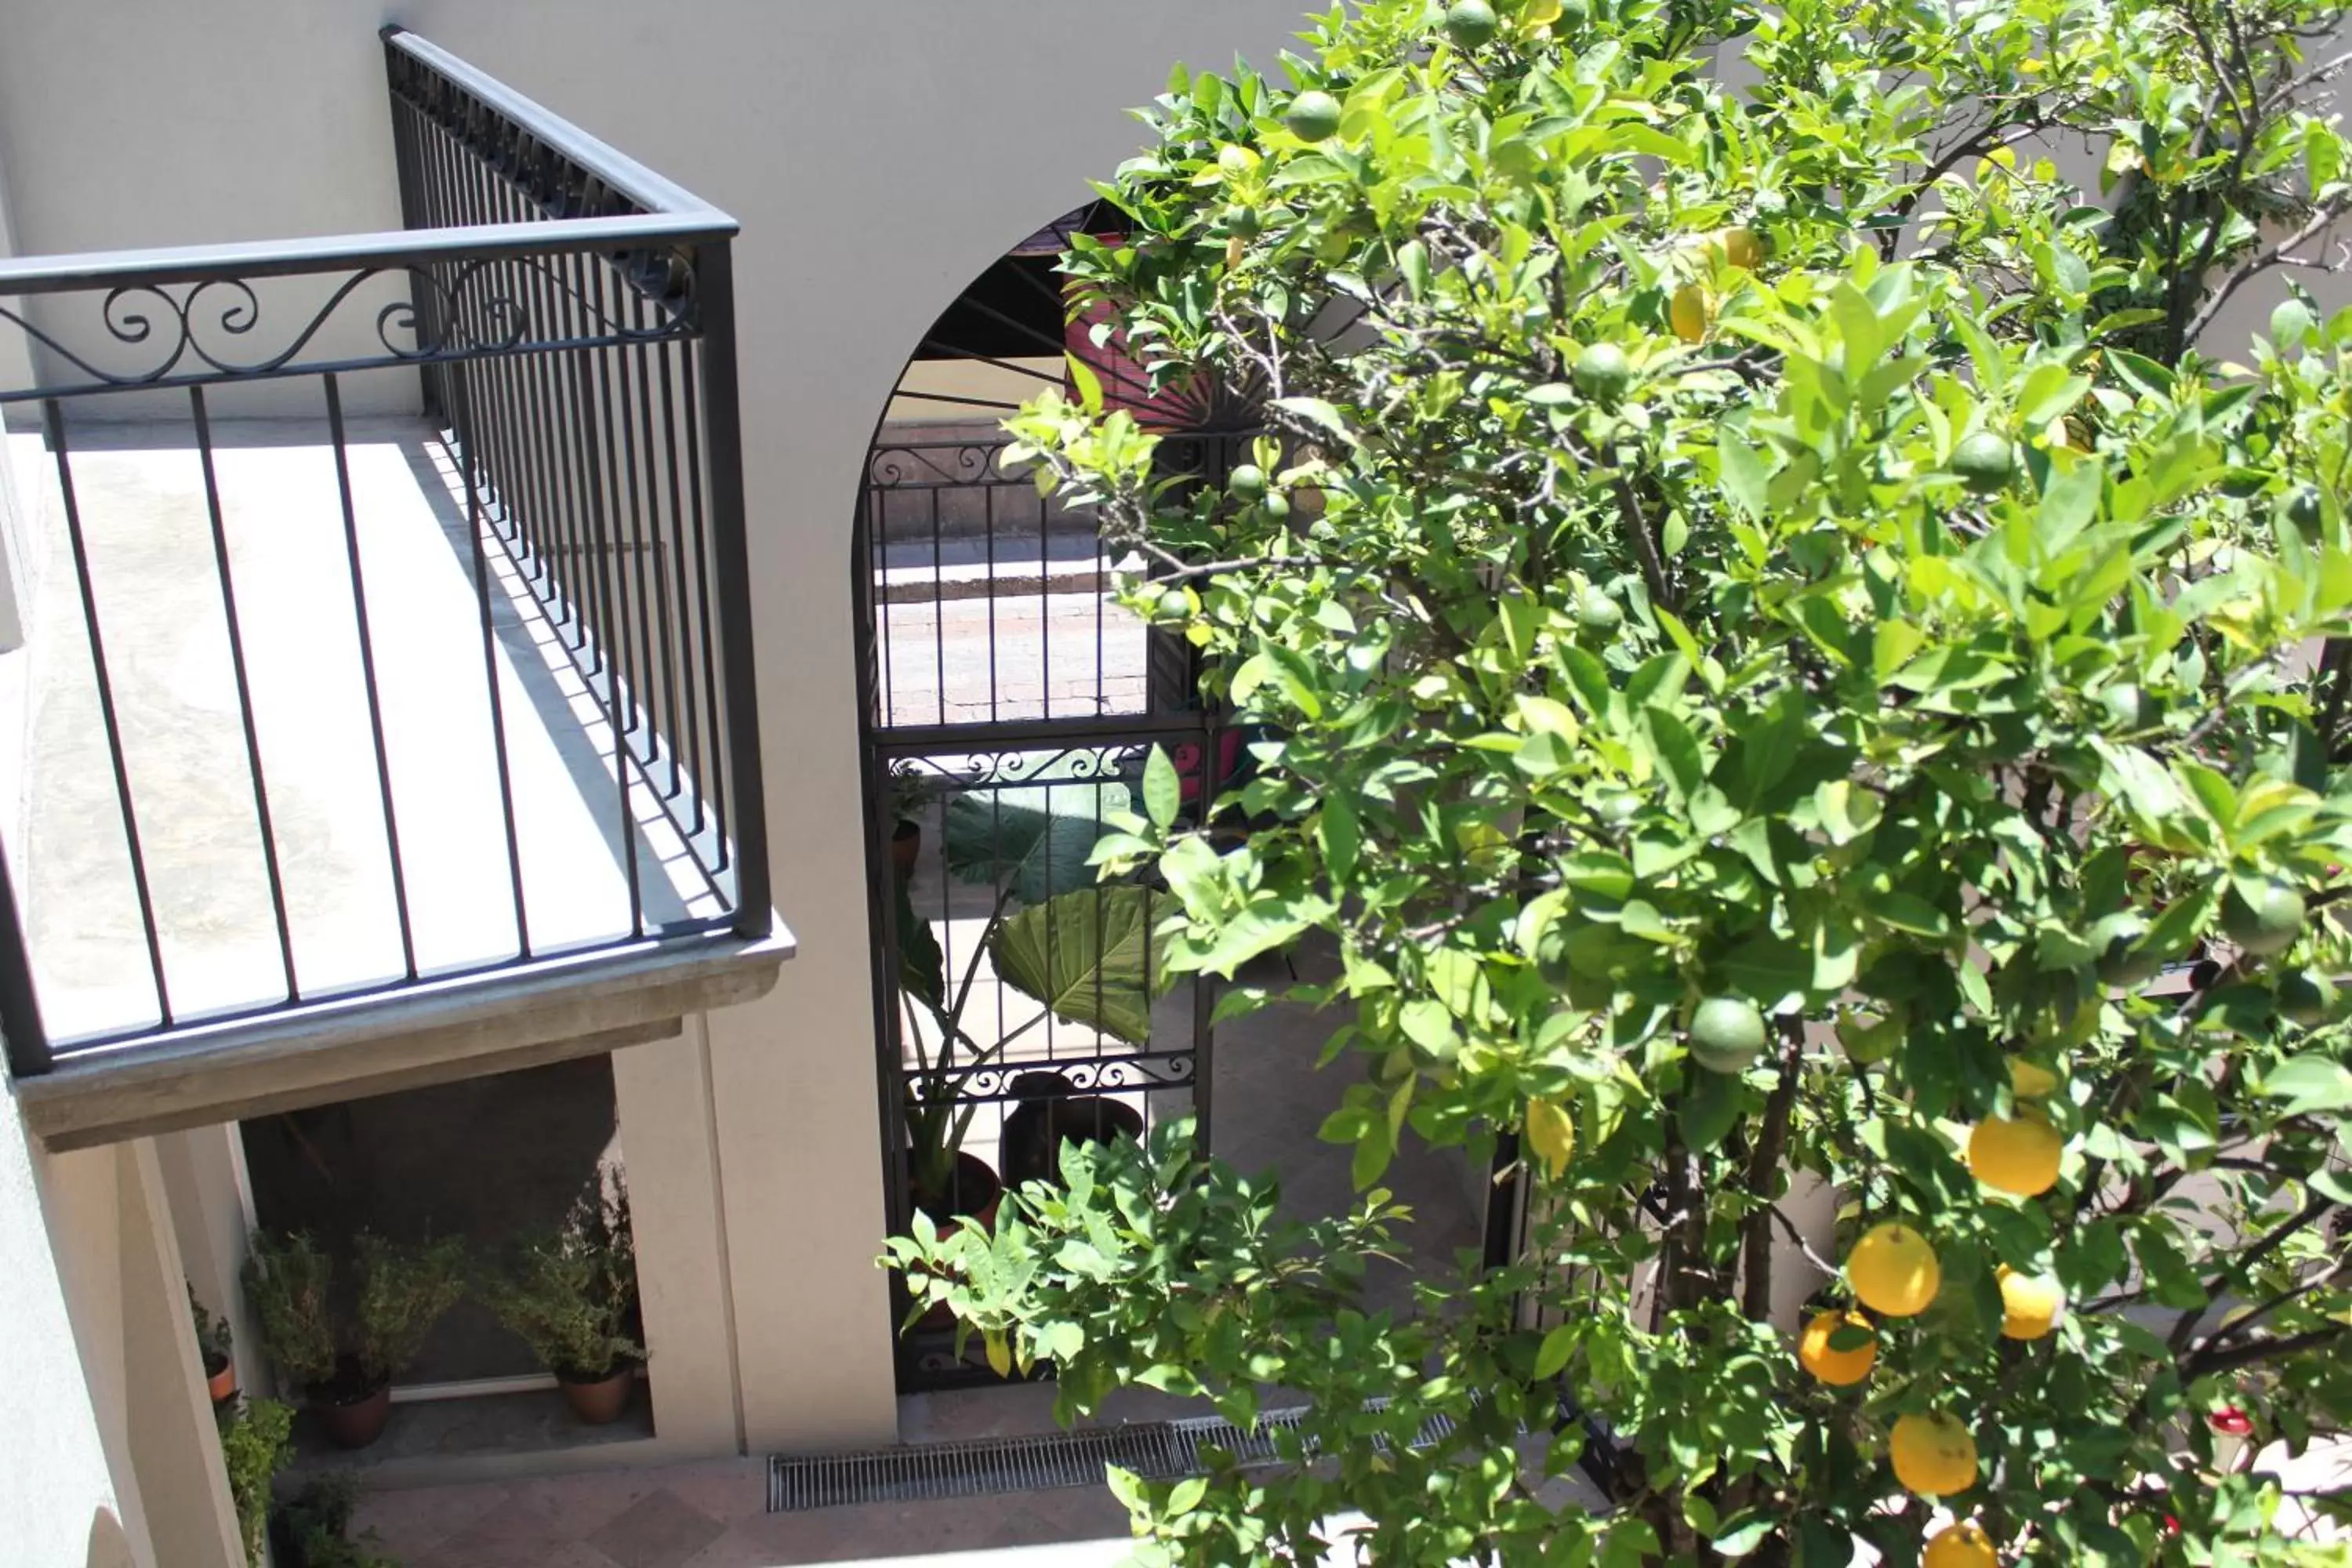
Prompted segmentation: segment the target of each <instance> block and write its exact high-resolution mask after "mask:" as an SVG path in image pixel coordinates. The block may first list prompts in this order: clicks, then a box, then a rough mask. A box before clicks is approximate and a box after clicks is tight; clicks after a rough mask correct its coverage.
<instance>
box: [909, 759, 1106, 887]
mask: <svg viewBox="0 0 2352 1568" xmlns="http://www.w3.org/2000/svg"><path fill="white" fill-rule="evenodd" d="M1109 766H1110V762H1109V759H1108V758H1107V757H1104V756H1103V755H1101V754H1099V753H1097V752H1073V753H1071V754H1070V755H1069V756H1066V757H1062V758H1056V759H1055V761H1053V762H1051V763H1046V764H1045V765H1044V766H1042V767H1040V768H1039V769H1038V770H1037V772H1036V773H1034V774H1032V775H1030V778H1029V780H1028V782H1025V783H1023V784H1008V785H1005V786H1003V787H1002V788H998V789H982V790H972V791H970V792H968V793H965V794H962V795H955V796H952V797H950V800H949V801H948V804H947V808H946V811H945V812H944V814H943V816H942V833H941V840H942V848H943V850H944V853H945V855H946V858H947V865H948V869H949V870H950V871H951V872H953V873H954V874H955V875H956V876H957V877H959V878H961V879H963V880H964V881H967V882H984V883H987V884H989V885H990V886H992V887H999V888H1003V887H1010V888H1011V889H1013V897H1014V898H1016V899H1017V900H1020V901H1021V902H1022V903H1024V904H1042V903H1044V902H1045V900H1047V899H1050V898H1052V897H1054V896H1055V894H1057V893H1066V892H1069V891H1070V890H1072V889H1077V888H1084V887H1087V886H1088V885H1089V884H1091V883H1092V882H1093V881H1094V879H1095V871H1094V868H1093V867H1091V866H1089V865H1088V864H1087V854H1088V853H1089V852H1090V851H1091V850H1092V849H1093V848H1094V847H1095V840H1096V839H1097V838H1100V837H1102V836H1103V835H1104V834H1106V833H1108V832H1109V831H1110V830H1111V829H1110V826H1109V823H1108V818H1110V817H1112V816H1116V815H1119V814H1124V813H1126V812H1128V811H1129V810H1130V809H1131V808H1132V807H1133V805H1134V804H1135V800H1134V794H1133V792H1132V791H1131V790H1130V789H1129V786H1128V785H1126V784H1121V783H1116V782H1114V783H1103V782H1100V774H1101V773H1103V772H1104V771H1107V770H1108V767H1109ZM1063 775H1076V776H1068V777H1065V776H1063Z"/></svg>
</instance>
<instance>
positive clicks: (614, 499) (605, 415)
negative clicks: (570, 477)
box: [578, 257, 645, 891]
mask: <svg viewBox="0 0 2352 1568" xmlns="http://www.w3.org/2000/svg"><path fill="white" fill-rule="evenodd" d="M578 259H579V261H580V263H581V279H582V281H581V289H582V292H581V299H582V301H583V306H584V308H585V310H586V311H587V317H588V322H587V324H588V331H589V332H590V334H591V335H592V336H594V335H602V334H603V332H604V322H605V321H609V320H610V317H611V312H610V310H609V309H608V308H607V306H606V304H605V299H604V280H605V273H606V271H607V270H608V267H607V264H606V263H605V261H604V258H601V257H582V258H578ZM613 352H614V351H613V350H612V349H610V348H595V349H591V350H589V351H588V353H589V359H590V363H593V365H594V366H595V368H596V384H595V388H596V410H597V413H596V423H595V426H594V432H595V433H594V437H593V440H592V442H591V443H590V448H589V449H590V452H591V455H592V456H593V457H595V458H600V459H601V461H599V462H598V464H597V474H596V478H597V481H598V483H599V484H600V485H601V487H602V489H600V490H599V491H598V492H597V493H598V494H599V496H600V497H601V498H602V499H601V504H600V505H599V507H598V509H597V518H596V526H597V530H598V531H597V539H598V540H599V546H598V554H599V556H600V557H601V558H602V559H603V560H604V563H606V571H605V574H604V581H605V583H606V584H607V585H608V592H609V593H610V595H611V597H610V598H609V599H608V600H607V601H606V602H605V604H604V614H605V615H606V616H607V617H608V619H607V623H606V625H605V626H604V641H605V648H606V654H605V657H606V659H607V661H608V663H610V664H614V665H617V666H619V668H620V672H621V686H616V687H613V688H612V689H613V691H614V710H613V712H612V713H611V715H610V716H609V717H610V718H611V720H612V723H613V727H614V730H616V731H619V732H620V733H622V734H623V735H628V734H633V733H635V731H636V727H637V694H638V693H639V692H640V691H641V690H643V689H644V685H645V683H644V682H643V681H642V680H640V679H638V673H637V658H636V646H635V642H634V641H633V639H632V638H631V637H630V635H629V588H628V571H629V566H628V563H627V562H626V561H625V560H624V559H623V554H622V552H623V550H624V548H625V546H624V543H623V537H624V534H623V529H624V521H623V514H622V507H621V495H622V489H623V484H624V480H623V476H622V472H621V456H622V454H621V450H620V443H618V442H616V441H614V439H613V427H614V424H615V423H617V424H618V425H619V426H621V427H622V428H623V429H626V428H627V427H628V422H629V417H628V409H627V408H626V406H625V404H624V403H623V401H622V400H621V399H619V398H616V397H615V396H614V393H613ZM616 410H617V413H616ZM608 684H609V683H608ZM624 687H625V689H627V692H628V699H627V701H626V703H625V704H624V703H623V702H622V701H621V700H620V698H619V695H618V694H619V692H620V691H621V689H623V688H624ZM631 887H632V890H633V891H634V889H635V883H634V882H633V883H632V884H631Z"/></svg>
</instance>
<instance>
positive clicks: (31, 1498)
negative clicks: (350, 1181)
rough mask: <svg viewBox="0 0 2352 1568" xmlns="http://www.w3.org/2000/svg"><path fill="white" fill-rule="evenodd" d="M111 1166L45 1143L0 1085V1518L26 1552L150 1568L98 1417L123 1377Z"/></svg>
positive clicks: (133, 1500)
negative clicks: (3, 1360)
mask: <svg viewBox="0 0 2352 1568" xmlns="http://www.w3.org/2000/svg"><path fill="white" fill-rule="evenodd" d="M114 1173H115V1172H114V1160H113V1156H112V1155H111V1154H110V1153H100V1154H95V1155H91V1156H88V1157H75V1156H67V1157H64V1158H61V1159H51V1158H49V1157H48V1156H47V1155H45V1154H44V1153H42V1152H40V1150H39V1149H38V1147H37V1146H36V1145H33V1144H31V1143H30V1142H28V1141H27V1139H26V1136H25V1132H24V1128H23V1126H22V1124H21V1122H20V1121H18V1118H17V1115H16V1100H15V1098H14V1097H13V1096H6V1095H0V1316H5V1320H6V1322H7V1325H8V1335H7V1342H8V1360H9V1373H8V1375H7V1376H6V1377H5V1378H0V1432H5V1433H6V1434H7V1455H8V1458H7V1463H5V1464H0V1520H5V1521H6V1531H7V1538H8V1551H9V1553H10V1554H11V1555H12V1556H15V1557H16V1558H17V1559H18V1560H19V1561H22V1562H26V1563H58V1564H63V1565H65V1568H134V1565H135V1568H155V1554H154V1552H152V1550H151V1549H150V1548H149V1545H148V1542H147V1529H146V1524H145V1519H144V1515H143V1513H142V1510H141V1508H140V1502H139V1496H138V1489H137V1487H136V1485H135V1483H133V1482H131V1480H130V1479H129V1478H130V1476H131V1469H130V1466H129V1462H128V1457H127V1453H125V1452H124V1449H123V1445H122V1434H121V1431H120V1430H119V1428H118V1430H116V1431H115V1432H114V1433H113V1434H112V1436H111V1437H110V1436H109V1434H108V1433H107V1432H106V1431H105V1430H103V1429H102V1428H101V1426H100V1408H101V1407H104V1408H108V1409H115V1408H119V1405H116V1404H115V1403H114V1402H113V1401H112V1399H111V1395H112V1394H113V1393H114V1391H115V1390H117V1389H119V1388H120V1386H121V1376H120V1372H119V1368H117V1367H115V1366H113V1365H112V1364H110V1363H111V1360H112V1358H111V1357H110V1356H109V1354H108V1353H107V1351H108V1342H109V1334H108V1328H109V1326H110V1323H112V1322H116V1321H119V1319H120V1313H121V1287H120V1285H119V1283H118V1281H119V1278H120V1264H119V1259H118V1258H117V1257H116V1256H115V1247H114V1241H115V1227H114V1225H113V1223H112V1222H113V1211H114ZM53 1235H54V1236H55V1237H57V1238H58V1239H57V1240H56V1241H54V1242H53V1241H52V1236H53ZM60 1251H63V1252H64V1253H65V1254H66V1255H65V1256H60ZM77 1265H78V1267H77ZM116 1344H117V1345H118V1346H119V1340H117V1341H116ZM85 1345H87V1346H88V1347H89V1351H88V1352H87V1353H86V1352H85V1349H84V1347H85ZM118 1476H120V1477H121V1478H123V1479H122V1482H121V1485H119V1486H118V1483H117V1479H116V1478H117V1477H118Z"/></svg>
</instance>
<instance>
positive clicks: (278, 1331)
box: [245, 1231, 465, 1448]
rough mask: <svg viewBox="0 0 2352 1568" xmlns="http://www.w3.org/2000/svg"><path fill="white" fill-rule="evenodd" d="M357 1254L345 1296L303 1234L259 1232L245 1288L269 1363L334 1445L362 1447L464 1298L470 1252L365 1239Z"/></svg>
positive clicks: (445, 1245) (378, 1431) (328, 1262)
mask: <svg viewBox="0 0 2352 1568" xmlns="http://www.w3.org/2000/svg"><path fill="white" fill-rule="evenodd" d="M352 1261H353V1263H354V1265H355V1267H354V1268H353V1270H352V1279H350V1280H349V1282H348V1286H347V1288H346V1289H341V1290H339V1289H337V1282H336V1279H335V1268H334V1264H333V1261H332V1259H331V1258H329V1257H328V1255H327V1253H326V1252H325V1251H324V1249H322V1248H321V1247H319V1246H318V1244H317V1243H316V1242H314V1241H312V1240H311V1238H310V1237H309V1236H308V1235H307V1234H305V1233H303V1232H300V1231H297V1232H294V1233H292V1234H290V1235H287V1236H278V1237H273V1236H271V1235H270V1234H269V1233H268V1232H267V1231H257V1232H255V1234H254V1237H253V1247H252V1252H251V1255H250V1256H249V1257H248V1258H247V1259H246V1265H245V1289H246V1295H247V1300H250V1301H251V1302H252V1304H253V1310H254V1315H255V1317H256V1318H257V1320H258V1321H259V1323H260V1328H261V1341H262V1346H263V1348H264V1349H265V1350H266V1351H267V1352H268V1355H269V1359H270V1360H271V1361H272V1362H274V1363H277V1365H278V1370H279V1371H280V1372H281V1373H284V1374H285V1375H286V1376H287V1377H288V1378H289V1380H290V1381H292V1382H294V1383H296V1384H299V1385H300V1386H301V1388H302V1392H303V1396H304V1398H305V1400H306V1401H307V1402H308V1404H309V1405H310V1409H311V1412H312V1414H314V1415H317V1416H318V1418H319V1423H320V1426H322V1427H323V1428H324V1429H325V1431H326V1433H327V1436H328V1437H329V1438H330V1439H331V1441H333V1442H334V1443H335V1444H336V1445H337V1446H339V1447H345V1448H363V1447H367V1446H368V1445H369V1444H370V1443H373V1442H374V1441H375V1440H376V1438H377V1437H378V1436H380V1435H382V1433H383V1424H384V1420H385V1418H386V1416H387V1415H389V1414H390V1413H391V1408H392V1377H393V1374H394V1373H396V1372H398V1371H400V1370H401V1369H402V1368H403V1367H405V1366H406V1365H407V1364H408V1363H410V1362H411V1361H413V1360H415V1357H416V1352H417V1350H418V1349H419V1347H421V1346H422V1345H423V1344H424V1342H425V1335H426V1334H428V1333H430V1332H432V1331H433V1325H434V1324H436V1323H437V1322H439V1321H441V1317H442V1315H443V1314H444V1313H446V1311H448V1310H449V1309H450V1308H451V1307H453V1306H455V1305H456V1304H457V1298H458V1297H459V1296H460V1295H461V1294H463V1293H464V1289H465V1286H464V1280H465V1247H464V1245H463V1244H462V1243H460V1242H458V1241H457V1240H455V1239H454V1238H445V1239H443V1240H440V1241H427V1242H414V1243H404V1242H394V1241H389V1240H386V1239H385V1238H384V1237H380V1236H376V1235H374V1234H373V1233H370V1232H367V1231H362V1232H361V1233H360V1234H359V1235H358V1236H357V1237H354V1238H353V1241H352Z"/></svg>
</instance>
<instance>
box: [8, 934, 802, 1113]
mask: <svg viewBox="0 0 2352 1568" xmlns="http://www.w3.org/2000/svg"><path fill="white" fill-rule="evenodd" d="M793 947H794V944H793V938H792V936H791V934H790V933H789V932H787V931H782V929H781V928H780V929H779V930H778V931H777V932H776V933H775V934H774V935H772V936H769V937H764V938H761V939H758V940H746V939H744V938H741V937H738V936H735V935H733V934H731V933H727V932H720V933H716V934H710V935H702V936H695V937H689V938H685V939H673V940H670V941H666V942H642V943H638V944H635V945H634V946H630V947H625V948H618V949H612V948H608V949H604V950H600V951H597V952H584V953H577V954H572V955H569V956H566V957H562V958H553V959H547V960H542V961H541V962H538V963H531V964H528V965H518V966H516V967H514V968H511V969H505V970H500V971H498V972H497V973H492V974H487V975H485V974H474V975H464V976H455V977H452V978H450V979H447V980H428V981H423V982H420V983H419V984H416V985H414V986H411V987H408V988H406V989H404V990H401V991H397V992H393V993H389V994H374V995H370V996H359V997H351V998H347V999H344V1000H341V1001H325V1002H318V1003H313V1004H310V1005H306V1006H301V1007H294V1008H289V1009H288V1010H286V1011H284V1012H281V1013H274V1014H271V1015H269V1016H267V1017H263V1018H248V1019H242V1020H239V1021H237V1022H236V1023H233V1024H222V1025H211V1026H206V1025H202V1024H197V1025H192V1026H187V1027H184V1028H179V1029H174V1030H173V1031H172V1032H170V1033H168V1034H164V1035H159V1036H155V1037H151V1038H148V1039H144V1040H137V1041H131V1042H129V1043H126V1044H123V1045H119V1046H108V1047H98V1048H93V1049H90V1050H88V1051H83V1052H77V1053H73V1054H70V1055H67V1056H64V1057H62V1058H59V1060H58V1065H57V1067H56V1068H54V1069H53V1070H51V1071H49V1072H47V1073H44V1074H42V1075H41V1076H40V1077H38V1078H28V1079H17V1080H16V1082H15V1083H14V1084H13V1086H12V1087H13V1089H14V1090H15V1092H16V1100H17V1102H18V1104H19V1105H20V1106H21V1108H22V1110H23V1113H24V1118H25V1124H26V1127H28V1128H29V1129H30V1130H31V1131H33V1132H34V1133H36V1134H37V1136H39V1137H40V1139H41V1140H42V1141H43V1142H45V1143H47V1145H48V1147H50V1148H51V1149H55V1150H67V1149H86V1148H90V1147H93V1146H95V1145H98V1144H101V1143H114V1142H121V1141H123V1140H125V1139H130V1138H140V1137H145V1136H148V1135H149V1134H152V1133H157V1132H172V1131H178V1130H180V1129H182V1128H186V1127H202V1126H206V1125H209V1124H212V1123H215V1122H220V1121H239V1120H242V1119H244V1118H246V1117H249V1116H260V1115H267V1114H269V1113H272V1112H275V1111H281V1110H300V1109H301V1108H303V1107H305V1106H310V1105H323V1104H329V1103H331V1102H334V1101H337V1100H361V1099H365V1098H366V1097H368V1096H370V1095H375V1094H389V1093H391V1092H393V1091H394V1090H396V1089H421V1088H424V1087H425V1086H427V1085H430V1084H436V1083H452V1082H456V1081H457V1080H459V1079H469V1078H486V1077H488V1076H489V1075H490V1074H492V1073H500V1072H509V1071H512V1070H514V1069H515V1068H527V1067H538V1066H540V1065H541V1064H543V1063H547V1062H556V1061H566V1060H569V1059H571V1058H574V1057H584V1056H593V1055H596V1054H599V1053H602V1052H605V1051H613V1050H618V1049H620V1048H621V1047H625V1046H635V1045H643V1044H646V1042H648V1041H652V1040H660V1039H667V1038H669V1037H673V1036H675V1035H677V1033H678V1032H679V1029H680V1027H681V1025H682V1021H683V1020H684V1019H685V1018H686V1016H688V1014H692V1013H705V1012H709V1011H711V1010H713V1009H714V1008H719V1007H730V1006H733V1005H736V1004H738V1003H742V1002H751V1001H754V1000H756V999H758V998H759V997H761V996H763V995H765V994H767V993H768V992H769V991H770V990H771V989H772V987H773V986H774V985H775V983H776V973H777V971H778V969H779V968H780V967H781V966H782V963H783V962H784V960H786V959H788V958H790V957H791V956H792V955H793Z"/></svg>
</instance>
